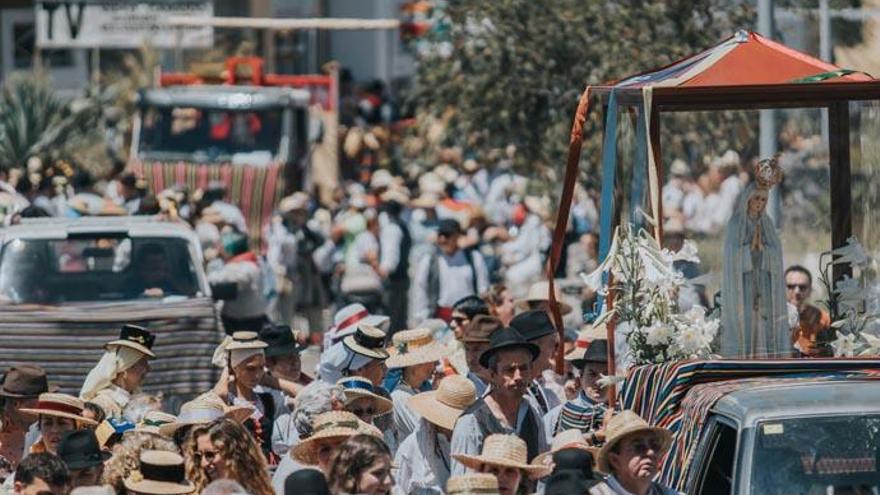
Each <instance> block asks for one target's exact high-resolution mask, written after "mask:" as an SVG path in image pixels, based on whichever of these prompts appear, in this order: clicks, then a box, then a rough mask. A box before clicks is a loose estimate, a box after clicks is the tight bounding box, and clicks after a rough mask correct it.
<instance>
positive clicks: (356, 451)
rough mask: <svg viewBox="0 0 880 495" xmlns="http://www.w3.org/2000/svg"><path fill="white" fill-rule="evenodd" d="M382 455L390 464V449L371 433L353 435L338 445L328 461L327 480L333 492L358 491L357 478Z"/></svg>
mask: <svg viewBox="0 0 880 495" xmlns="http://www.w3.org/2000/svg"><path fill="white" fill-rule="evenodd" d="M382 456H386V457H387V458H388V464H389V465H390V464H391V451H390V450H388V446H387V445H385V442H383V441H382V439H380V438H376V437H374V436H372V435H355V436H353V437H351V438H349V439H348V440H346V441H345V442H343V443H342V445H340V446H339V449H338V450H337V451H336V456H335V457H334V458H333V461H332V462H331V463H330V469H329V473H330V474H329V475H328V476H327V481H328V483H329V484H330V487H331V491H332V492H333V493H340V492H345V493H358V492H359V491H360V490H359V487H358V486H357V485H358V479H359V478H360V477H361V474H362V473H363V471H364V470H365V469H367V468H369V467H370V466H372V465H373V464H374V463H375V462H376V461H377V460H379V459H380V458H381V457H382Z"/></svg>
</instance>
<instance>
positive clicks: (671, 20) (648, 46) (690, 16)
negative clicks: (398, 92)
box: [413, 0, 753, 179]
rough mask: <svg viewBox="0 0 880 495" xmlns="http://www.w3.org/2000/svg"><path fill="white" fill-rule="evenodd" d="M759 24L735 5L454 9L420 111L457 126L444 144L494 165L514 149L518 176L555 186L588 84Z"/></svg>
mask: <svg viewBox="0 0 880 495" xmlns="http://www.w3.org/2000/svg"><path fill="white" fill-rule="evenodd" d="M752 19H753V16H752V13H751V11H750V9H749V7H748V4H747V3H746V2H737V1H733V2H731V1H729V0H602V1H598V0H553V1H535V0H492V1H490V2H486V1H484V0H453V1H450V2H448V4H447V5H446V6H445V7H444V8H443V11H442V14H441V19H439V20H438V24H437V25H439V26H442V29H438V30H435V33H434V34H433V38H432V39H429V44H427V45H426V47H427V48H426V47H425V46H423V47H422V50H420V56H419V65H418V71H417V78H416V83H415V88H414V90H413V103H414V105H415V109H416V112H417V113H418V114H422V115H424V114H429V115H434V116H440V115H444V114H445V115H446V116H447V117H448V120H447V128H446V133H445V142H444V143H443V144H445V145H458V146H462V147H463V148H464V149H465V150H466V152H468V151H470V152H475V153H477V154H479V155H481V156H489V151H490V150H493V149H495V150H497V149H503V148H504V147H505V146H506V145H508V144H511V143H513V144H515V145H516V146H517V149H518V152H517V156H516V165H517V166H518V167H520V168H521V169H523V168H528V169H534V168H537V169H538V170H539V171H550V173H548V174H546V176H545V177H546V178H550V179H552V178H553V175H552V171H553V170H554V169H555V170H559V169H561V164H562V163H564V161H565V154H566V152H567V147H568V133H569V130H570V126H571V118H572V115H573V113H574V109H575V107H576V106H577V99H578V97H579V95H580V93H581V92H582V91H583V89H584V86H585V85H586V84H587V83H590V84H597V83H602V82H606V81H611V80H614V79H617V78H620V77H623V76H626V75H628V74H632V73H636V72H641V71H645V70H648V69H651V68H653V67H658V66H662V65H665V64H668V63H670V62H673V61H675V60H677V59H679V58H681V57H684V56H687V55H690V54H692V53H695V52H697V51H699V50H701V49H703V48H706V47H709V46H712V45H714V44H716V43H717V42H718V41H720V40H721V39H723V38H724V37H727V36H729V35H731V34H733V33H734V32H735V31H736V30H737V29H740V28H748V27H749V26H750V25H751V23H752ZM596 113H597V112H592V114H593V116H594V118H593V122H592V124H591V125H592V128H593V129H596V126H597V122H596V118H595V115H596ZM598 136H599V133H598V132H592V133H591V139H590V140H588V141H587V142H586V143H585V148H584V149H585V151H584V155H585V156H591V155H592V156H595V152H596V150H597V148H598V146H597V140H598Z"/></svg>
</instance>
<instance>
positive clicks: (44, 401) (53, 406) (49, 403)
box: [20, 393, 98, 426]
mask: <svg viewBox="0 0 880 495" xmlns="http://www.w3.org/2000/svg"><path fill="white" fill-rule="evenodd" d="M83 408H84V406H83V401H81V400H79V399H77V398H76V397H74V396H72V395H67V394H55V393H45V394H40V397H39V398H38V399H37V404H36V405H35V406H34V407H33V408H22V409H20V411H21V412H23V413H30V414H38V415H42V416H55V417H58V418H67V419H73V420H76V421H79V422H80V423H82V424H86V425H91V426H97V425H98V423H97V422H96V421H94V420H91V419H89V418H86V417H85V416H83V415H82V413H83Z"/></svg>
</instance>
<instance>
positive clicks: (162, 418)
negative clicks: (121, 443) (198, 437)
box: [134, 411, 177, 435]
mask: <svg viewBox="0 0 880 495" xmlns="http://www.w3.org/2000/svg"><path fill="white" fill-rule="evenodd" d="M175 421H177V416H175V415H173V414H168V413H166V412H162V411H148V412H147V413H146V414H144V418H143V419H142V420H141V422H140V424H139V425H137V427H136V428H135V429H134V431H135V432H137V433H152V434H154V435H161V434H162V433H161V432H160V431H159V428H160V427H161V426H163V425H167V424H171V423H174V422H175Z"/></svg>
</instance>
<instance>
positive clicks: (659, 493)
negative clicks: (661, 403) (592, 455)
mask: <svg viewBox="0 0 880 495" xmlns="http://www.w3.org/2000/svg"><path fill="white" fill-rule="evenodd" d="M605 434H606V441H605V445H603V446H602V449H601V450H600V451H599V462H598V463H599V470H600V471H602V472H605V473H608V474H609V476H608V478H606V479H605V481H603V482H602V483H599V484H598V485H596V486H594V487H593V488H591V489H590V492H589V493H590V494H592V495H674V494H677V493H678V492H676V491H675V490H672V489H670V488H667V487H665V486H663V485H661V484H660V483H657V482H654V481H652V480H653V479H654V476H655V475H656V474H657V471H658V470H659V469H660V459H661V458H662V457H663V454H664V453H665V452H666V450H667V449H668V448H669V445H670V444H671V443H672V434H671V433H670V432H669V430H667V429H665V428H658V427H652V426H650V425H648V423H647V422H646V421H645V420H644V419H642V418H641V417H640V416H639V415H638V414H636V413H634V412H633V411H629V410H627V411H623V412H621V413H620V414H618V415H616V416H614V417H613V418H612V419H611V420H610V421H609V422H608V426H607V427H606V429H605Z"/></svg>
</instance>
